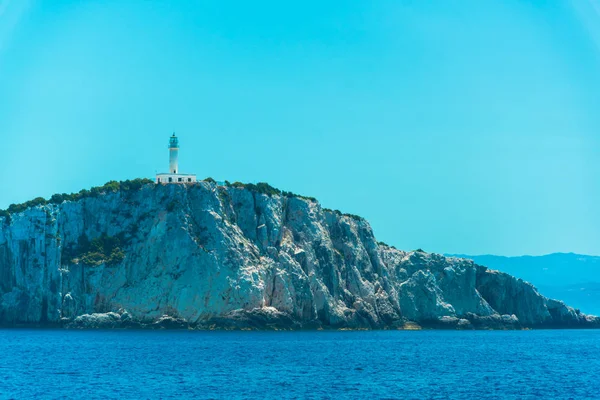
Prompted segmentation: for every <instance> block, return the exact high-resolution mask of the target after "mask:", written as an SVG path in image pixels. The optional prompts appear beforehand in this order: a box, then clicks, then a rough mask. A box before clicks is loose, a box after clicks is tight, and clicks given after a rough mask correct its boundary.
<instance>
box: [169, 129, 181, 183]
mask: <svg viewBox="0 0 600 400" xmlns="http://www.w3.org/2000/svg"><path fill="white" fill-rule="evenodd" d="M178 172H179V139H177V136H175V134H173V136H171V139H169V173H171V174H177V173H178Z"/></svg>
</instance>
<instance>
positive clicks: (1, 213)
mask: <svg viewBox="0 0 600 400" xmlns="http://www.w3.org/2000/svg"><path fill="white" fill-rule="evenodd" d="M204 182H208V183H216V181H215V180H214V179H213V178H210V177H208V178H206V179H204ZM147 184H154V181H153V180H151V179H146V178H137V179H133V180H126V181H120V182H119V181H110V182H107V183H105V184H104V185H102V186H96V187H93V188H91V189H89V190H88V189H83V190H81V191H79V192H78V193H71V194H67V193H62V194H54V195H52V197H50V199H49V200H46V199H44V198H43V197H37V198H35V199H33V200H30V201H27V202H25V203H21V204H11V205H10V206H9V207H8V208H7V209H6V210H0V217H9V218H10V215H11V214H15V213H19V212H23V211H25V210H27V209H28V208H31V207H37V206H40V205H42V206H43V205H46V204H56V205H58V204H61V203H63V202H65V201H77V200H81V199H83V198H88V197H98V196H100V195H102V194H105V193H116V192H118V191H123V192H127V191H135V190H139V189H140V188H141V187H142V186H144V185H147ZM225 186H227V187H233V188H240V189H246V190H250V191H252V192H255V193H260V194H264V195H267V196H269V197H271V196H283V197H297V198H299V199H303V200H308V201H313V202H316V201H317V199H316V198H314V197H311V196H303V195H300V194H296V193H292V192H287V191H285V190H280V189H277V188H275V187H273V186H271V185H269V184H268V183H266V182H258V183H256V184H254V183H242V182H233V183H230V182H229V181H225ZM323 211H326V212H333V213H335V214H337V215H340V216H342V215H343V216H346V217H350V218H352V219H354V220H357V221H362V220H363V218H362V217H360V216H358V215H355V214H348V213H342V212H341V211H339V210H331V209H328V208H324V209H323Z"/></svg>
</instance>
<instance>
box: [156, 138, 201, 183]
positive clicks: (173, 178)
mask: <svg viewBox="0 0 600 400" xmlns="http://www.w3.org/2000/svg"><path fill="white" fill-rule="evenodd" d="M196 181H197V179H196V174H180V173H179V138H178V137H177V136H175V134H173V136H171V137H170V138H169V172H161V173H160V174H156V183H194V182H196Z"/></svg>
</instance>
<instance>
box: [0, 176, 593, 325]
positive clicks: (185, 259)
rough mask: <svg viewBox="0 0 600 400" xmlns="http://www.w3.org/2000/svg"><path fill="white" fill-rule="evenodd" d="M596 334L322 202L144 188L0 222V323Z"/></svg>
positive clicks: (524, 291) (550, 306)
mask: <svg viewBox="0 0 600 400" xmlns="http://www.w3.org/2000/svg"><path fill="white" fill-rule="evenodd" d="M407 322H414V323H417V324H420V325H423V326H432V327H458V328H471V327H475V328H500V327H515V328H518V327H525V326H527V327H542V326H555V327H595V326H600V322H599V321H598V319H597V318H595V317H590V316H586V315H583V314H581V313H579V312H578V311H576V310H573V309H572V308H570V307H567V306H566V305H564V304H563V303H562V302H559V301H554V300H549V299H547V298H545V297H543V296H542V295H540V294H539V293H538V292H537V291H536V289H535V288H534V287H533V286H531V285H529V284H528V283H526V282H523V281H521V280H517V279H515V278H513V277H511V276H509V275H507V274H503V273H500V272H497V271H492V270H488V269H487V268H485V267H482V266H478V265H475V264H474V263H473V262H471V261H467V260H463V259H457V258H447V257H443V256H440V255H436V254H426V253H423V252H404V251H400V250H396V249H394V248H391V247H388V246H386V245H381V244H378V243H377V241H376V240H375V237H374V236H373V232H372V230H371V227H370V226H369V224H368V223H367V222H366V221H365V220H363V219H360V218H357V217H353V216H346V215H342V214H340V213H338V212H333V211H326V210H323V209H322V208H321V206H320V205H319V203H318V202H315V201H311V200H307V199H303V198H299V197H284V196H281V195H272V196H268V195H265V194H260V193H258V192H255V191H251V190H248V189H245V188H236V187H223V186H217V185H216V184H214V183H208V182H200V183H197V184H194V185H190V186H184V185H167V186H162V185H153V184H148V185H146V186H144V187H142V188H141V189H140V190H128V191H118V192H109V193H104V194H101V195H99V196H96V197H87V198H83V199H81V200H78V201H65V202H63V203H61V204H58V205H44V206H37V207H33V208H29V209H27V210H25V211H24V212H21V213H18V214H12V215H11V216H10V217H0V324H3V325H24V324H33V325H45V324H48V325H62V326H84V327H86V326H87V327H93V326H103V327H106V326H109V327H110V326H115V327H118V326H192V327H199V328H270V327H277V328H319V327H324V328H396V327H402V326H404V325H405V324H406V323H407Z"/></svg>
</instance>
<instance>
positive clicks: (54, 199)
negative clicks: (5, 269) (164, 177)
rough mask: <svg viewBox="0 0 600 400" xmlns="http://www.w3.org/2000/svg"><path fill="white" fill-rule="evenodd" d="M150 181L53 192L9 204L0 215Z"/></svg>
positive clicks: (118, 189)
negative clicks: (50, 195)
mask: <svg viewBox="0 0 600 400" xmlns="http://www.w3.org/2000/svg"><path fill="white" fill-rule="evenodd" d="M150 183H152V184H153V183H154V181H153V180H151V179H146V178H144V179H141V178H137V179H133V180H126V181H121V182H117V181H110V182H108V183H106V184H104V185H102V186H96V187H93V188H91V189H90V190H87V189H83V190H81V191H79V193H71V194H67V193H62V194H60V193H57V194H53V195H52V197H50V200H46V199H44V198H43V197H38V198H35V199H33V200H30V201H27V202H25V203H21V204H11V205H10V206H8V209H6V210H0V216H8V215H10V214H15V213H20V212H23V211H25V210H27V209H28V208H31V207H36V206H40V205H42V206H43V205H46V204H57V205H58V204H61V203H63V202H65V201H77V200H81V199H83V198H86V197H98V196H100V195H102V194H104V193H110V192H112V193H114V192H118V191H123V192H129V191H136V190H139V189H141V188H142V186H144V185H147V184H150Z"/></svg>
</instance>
